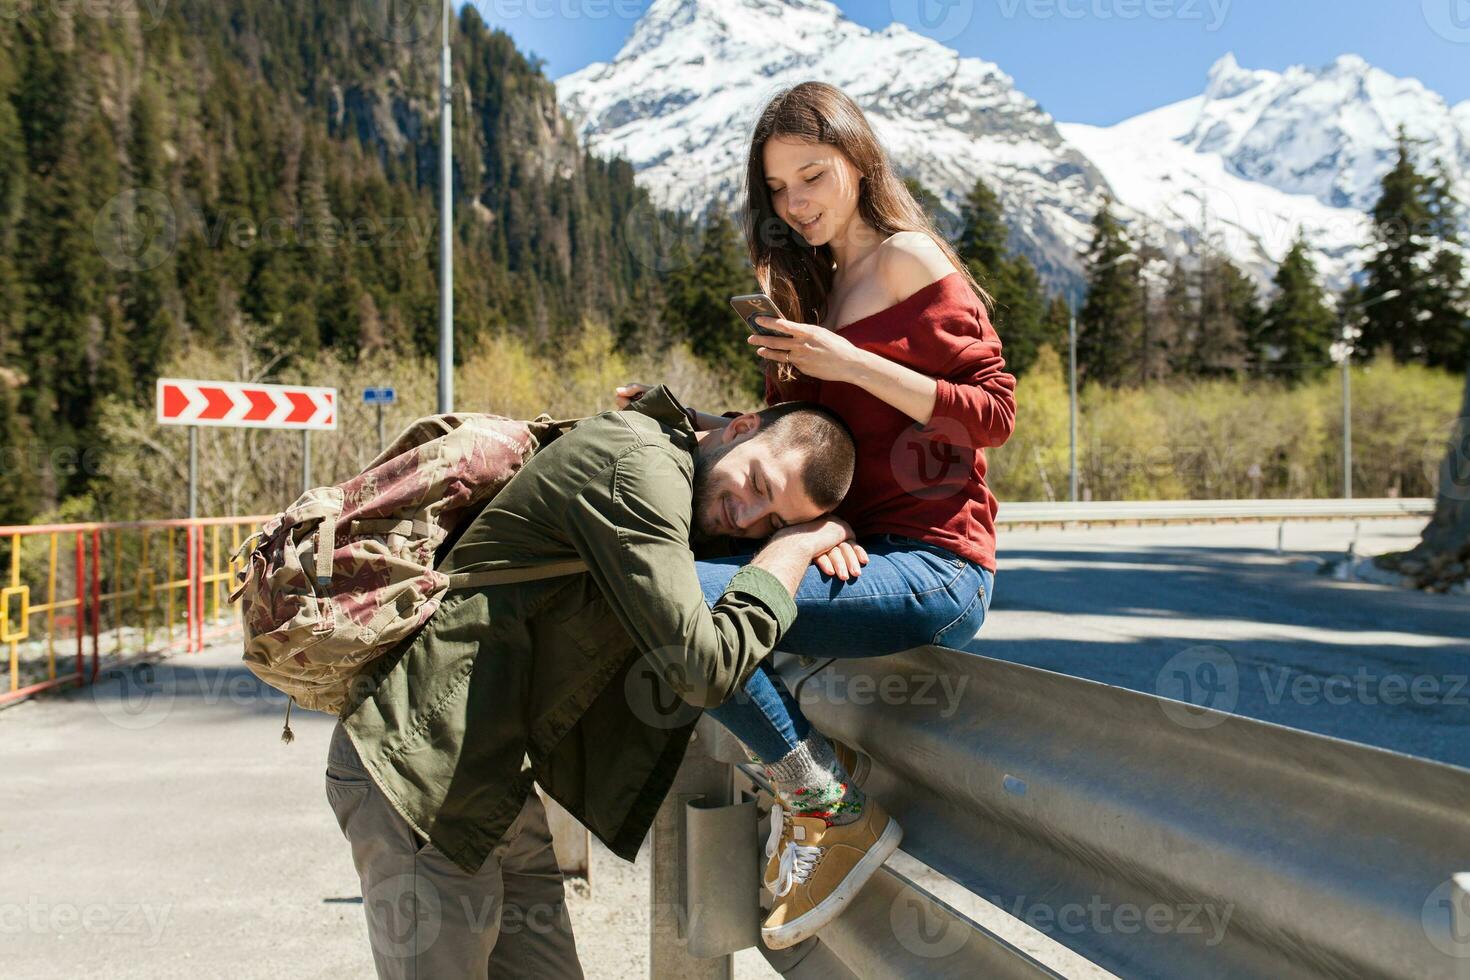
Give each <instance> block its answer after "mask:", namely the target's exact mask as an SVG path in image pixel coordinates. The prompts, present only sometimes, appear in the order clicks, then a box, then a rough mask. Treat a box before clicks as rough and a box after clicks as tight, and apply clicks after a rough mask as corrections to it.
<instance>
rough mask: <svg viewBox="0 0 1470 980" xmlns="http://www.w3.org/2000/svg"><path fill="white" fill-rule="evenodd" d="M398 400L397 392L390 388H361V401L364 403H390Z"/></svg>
mask: <svg viewBox="0 0 1470 980" xmlns="http://www.w3.org/2000/svg"><path fill="white" fill-rule="evenodd" d="M397 400H398V393H397V392H396V391H394V390H393V389H392V388H387V387H380V388H364V389H362V403H363V404H364V405H392V404H393V403H394V402H396V401H397Z"/></svg>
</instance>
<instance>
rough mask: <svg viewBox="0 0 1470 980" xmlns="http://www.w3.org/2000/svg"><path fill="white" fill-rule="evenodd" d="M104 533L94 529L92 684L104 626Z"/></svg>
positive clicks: (90, 679) (89, 679)
mask: <svg viewBox="0 0 1470 980" xmlns="http://www.w3.org/2000/svg"><path fill="white" fill-rule="evenodd" d="M101 537H102V532H101V531H99V530H97V529H96V528H93V529H92V601H91V606H92V609H91V613H92V673H91V676H89V677H88V678H87V682H88V683H91V682H92V681H95V680H96V679H97V672H98V667H97V661H98V651H97V635H98V632H99V631H100V630H101V625H102V589H101V579H100V577H99V576H100V573H99V571H98V566H100V565H101V564H102V541H101Z"/></svg>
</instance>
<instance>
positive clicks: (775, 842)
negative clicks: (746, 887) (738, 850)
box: [765, 738, 873, 891]
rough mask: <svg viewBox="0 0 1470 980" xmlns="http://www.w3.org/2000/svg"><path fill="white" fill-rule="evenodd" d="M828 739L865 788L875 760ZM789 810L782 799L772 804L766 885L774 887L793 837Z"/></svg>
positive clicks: (849, 775)
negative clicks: (782, 859)
mask: <svg viewBox="0 0 1470 980" xmlns="http://www.w3.org/2000/svg"><path fill="white" fill-rule="evenodd" d="M827 741H829V742H831V743H832V753H833V754H834V755H836V756H837V761H838V762H839V763H840V764H841V765H842V768H843V769H844V770H846V772H847V778H848V781H849V782H850V783H851V784H852V785H853V786H856V787H857V788H858V789H862V788H863V781H864V780H865V779H867V778H868V772H869V771H870V770H871V769H872V765H873V760H872V759H871V758H870V757H868V756H867V755H865V754H863V753H862V752H860V751H858V750H857V749H855V748H853V747H852V746H851V745H848V744H847V743H846V742H839V741H837V739H835V738H829V739H828V740H827ZM792 816H793V814H792V813H791V811H789V810H784V809H783V808H782V806H781V803H780V801H777V802H776V803H773V804H772V805H771V832H770V834H769V835H768V836H767V837H766V877H765V881H766V887H767V888H771V890H772V891H775V889H774V888H773V887H772V884H771V883H772V882H774V881H775V880H776V874H777V872H778V870H779V869H780V865H781V852H782V851H784V850H786V842H787V841H788V840H790V839H791V817H792Z"/></svg>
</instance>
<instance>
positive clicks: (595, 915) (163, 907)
mask: <svg viewBox="0 0 1470 980" xmlns="http://www.w3.org/2000/svg"><path fill="white" fill-rule="evenodd" d="M1418 527H1419V522H1418V521H1379V522H1364V524H1363V525H1362V538H1361V539H1360V541H1359V552H1360V553H1365V554H1366V553H1371V552H1373V551H1383V550H1389V549H1391V548H1402V547H1407V546H1408V545H1410V544H1412V543H1413V540H1414V539H1415V538H1416V536H1417V532H1418ZM1352 533H1353V531H1352V526H1351V525H1350V524H1325V523H1324V524H1293V525H1288V526H1287V528H1286V541H1285V544H1286V552H1285V553H1284V554H1280V555H1278V554H1276V552H1275V546H1276V534H1277V530H1276V527H1275V526H1270V525H1249V524H1247V525H1218V526H1190V527H1163V528H1138V529H1096V530H1089V531H1079V530H1068V531H1032V532H1011V533H1007V534H1005V535H1004V536H1003V537H1002V540H1001V558H1000V574H999V576H998V578H997V581H996V589H997V591H996V596H995V599H994V602H993V605H992V608H991V615H990V619H989V621H988V622H987V623H986V624H985V626H984V628H983V629H982V630H981V632H980V636H979V640H980V642H981V649H982V650H983V652H985V653H987V654H989V655H991V656H995V657H1000V658H1003V659H1011V660H1016V661H1018V662H1022V663H1028V664H1033V665H1035V666H1040V667H1045V668H1047V669H1051V670H1062V671H1067V672H1070V673H1076V674H1080V675H1082V676H1086V677H1091V678H1093V679H1095V680H1100V681H1104V682H1107V683H1112V684H1121V685H1124V686H1128V687H1133V688H1136V689H1140V690H1145V691H1151V692H1154V693H1166V694H1171V695H1172V696H1176V697H1178V696H1187V695H1188V693H1189V692H1190V691H1193V692H1194V693H1196V694H1199V695H1202V698H1203V703H1215V704H1216V706H1222V707H1223V706H1226V705H1225V704H1224V703H1223V701H1224V700H1225V699H1230V698H1233V703H1232V704H1231V705H1230V706H1231V707H1233V709H1234V710H1237V711H1240V712H1242V713H1245V714H1250V715H1253V716H1255V717H1259V718H1264V719H1265V720H1268V721H1275V722H1280V723H1284V724H1292V725H1296V726H1298V727H1303V728H1307V729H1310V730H1313V731H1319V732H1323V733H1325V734H1330V735H1337V736H1340V737H1344V738H1352V739H1355V740H1358V741H1365V742H1369V743H1371V744H1376V745H1381V746H1383V747H1387V748H1392V749H1397V750H1400V751H1407V752H1414V753H1416V754H1421V755H1425V756H1428V757H1430V758H1436V759H1439V760H1441V761H1446V762H1451V763H1457V764H1459V765H1470V710H1467V709H1466V707H1464V706H1463V704H1464V702H1463V701H1461V700H1459V699H1470V689H1457V688H1456V685H1457V683H1458V679H1460V678H1462V677H1463V676H1464V675H1466V674H1470V639H1467V637H1470V597H1465V596H1430V595H1423V594H1419V593H1412V592H1403V591H1399V590H1396V589H1392V588H1388V587H1383V586H1371V585H1364V584H1358V583H1346V582H1337V581H1333V580H1331V579H1329V578H1325V577H1322V576H1318V575H1316V574H1314V569H1315V568H1316V567H1317V565H1318V564H1319V563H1320V562H1321V561H1322V560H1325V559H1328V558H1332V557H1336V556H1338V555H1339V554H1340V553H1341V552H1342V551H1343V549H1344V548H1345V547H1346V545H1347V543H1348V540H1349V539H1350V538H1351V536H1352ZM1232 671H1233V674H1232ZM1232 676H1233V678H1234V679H1233V681H1232V680H1231V677H1232ZM1396 677H1403V678H1405V679H1406V682H1407V683H1408V685H1409V688H1412V685H1413V683H1414V682H1415V681H1416V680H1418V681H1419V692H1418V694H1417V695H1416V694H1415V693H1414V692H1413V691H1412V690H1411V689H1406V696H1405V697H1404V698H1400V699H1395V698H1394V697H1393V696H1392V695H1393V691H1394V690H1396V686H1395V685H1396V682H1395V681H1393V680H1392V679H1393V678H1396ZM1303 679H1305V682H1303ZM1170 685H1173V687H1170ZM1181 685H1183V686H1181ZM1161 688H1163V689H1164V690H1161ZM1385 695H1388V696H1387V697H1385ZM1344 698H1345V700H1344ZM1393 700H1397V703H1387V702H1389V701H1393ZM283 707H284V701H283V698H282V697H281V696H280V695H277V694H275V693H274V692H272V691H269V690H268V689H264V688H262V687H261V686H260V685H259V684H258V683H256V682H255V680H254V678H252V677H251V676H250V675H249V674H248V673H247V672H245V671H244V669H243V668H242V667H241V666H239V662H238V648H237V647H232V646H222V647H217V648H214V649H211V650H209V651H206V652H205V653H202V654H196V655H189V656H180V657H175V658H173V659H172V660H170V661H166V662H164V663H161V664H157V665H153V666H139V667H134V668H124V669H122V670H120V671H117V672H115V673H114V675H113V676H111V677H110V678H109V679H107V680H106V681H105V682H103V683H101V684H98V685H96V686H95V687H92V688H86V689H82V690H75V691H71V692H68V693H65V694H63V695H60V696H54V697H46V698H42V699H38V700H35V701H32V702H28V703H25V704H21V705H19V706H17V707H14V708H12V709H9V710H5V711H0V885H3V887H0V975H3V976H5V977H7V978H10V977H16V978H31V977H47V978H49V977H68V978H70V977H76V976H97V977H126V978H132V977H138V978H144V977H146V978H174V977H178V978H183V977H188V978H191V980H192V978H196V977H201V976H204V977H214V976H227V977H230V978H232V980H234V978H244V980H249V978H254V977H260V978H272V980H274V978H278V977H282V976H286V977H291V978H293V980H294V978H316V977H321V978H334V980H335V978H343V977H368V976H371V962H370V958H369V953H368V946H367V939H366V932H365V928H364V925H363V917H362V916H363V914H362V905H361V899H360V894H359V888H358V882H357V877H356V874H355V872H354V871H353V868H352V863H351V860H350V857H349V855H348V851H347V846H346V843H345V842H344V841H343V840H342V838H341V835H340V834H339V832H338V830H337V827H336V825H335V823H334V822H333V819H332V816H331V813H330V811H329V810H328V808H327V805H326V801H325V799H324V796H323V791H322V766H323V760H324V758H325V753H326V743H327V737H328V735H329V733H330V731H331V719H329V718H327V717H325V716H322V715H315V714H311V713H307V712H296V713H293V715H292V727H293V729H294V730H295V733H296V738H297V740H296V742H295V744H293V745H290V746H283V745H281V744H280V742H279V741H278V738H277V736H278V733H279V730H280V722H281V713H282V710H283ZM645 852H646V849H645ZM648 864H649V862H648V858H647V855H646V853H645V854H644V855H643V856H641V857H640V858H639V861H638V862H637V863H636V864H632V865H630V864H627V863H625V862H621V861H619V860H618V859H616V858H614V857H612V856H611V855H610V854H608V853H607V851H606V850H604V849H602V848H601V847H599V846H597V845H596V843H595V842H594V845H593V851H592V871H591V877H592V886H593V887H592V889H591V895H590V896H588V895H586V894H579V893H577V892H575V891H574V892H572V895H571V908H572V915H573V921H574V925H575V929H576V932H577V939H578V945H579V948H580V949H581V951H582V958H583V962H584V964H585V967H586V970H587V974H588V976H589V977H595V978H608V980H612V978H618V980H622V978H625V977H639V976H646V975H647V945H648V940H647V908H648ZM737 976H739V977H741V978H753V977H771V976H774V974H773V973H772V972H771V971H770V970H769V968H768V967H767V966H766V965H765V963H764V961H763V960H762V959H761V957H760V956H759V954H758V953H757V952H756V951H754V950H746V951H744V952H743V953H742V954H740V956H738V957H737Z"/></svg>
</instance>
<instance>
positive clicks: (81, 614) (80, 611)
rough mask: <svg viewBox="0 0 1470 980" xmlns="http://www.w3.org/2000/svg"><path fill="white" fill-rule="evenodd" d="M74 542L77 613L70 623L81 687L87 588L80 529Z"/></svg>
mask: <svg viewBox="0 0 1470 980" xmlns="http://www.w3.org/2000/svg"><path fill="white" fill-rule="evenodd" d="M76 543H77V549H76V550H77V553H76V569H75V571H76V580H77V581H76V589H77V591H76V597H77V614H76V618H75V621H74V622H73V624H72V625H73V627H74V628H75V629H76V631H77V687H81V686H82V685H83V684H85V683H86V680H85V679H84V678H85V677H86V676H87V674H86V671H85V669H84V668H83V667H82V664H83V656H84V655H83V653H82V642H83V641H82V637H83V636H84V635H85V634H86V632H87V588H86V583H85V580H84V579H83V575H84V574H85V573H86V558H85V556H84V553H83V550H82V532H81V531H78V532H77V542H76Z"/></svg>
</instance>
